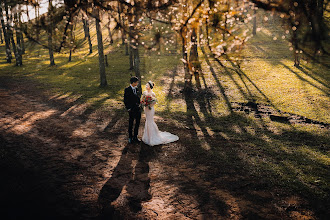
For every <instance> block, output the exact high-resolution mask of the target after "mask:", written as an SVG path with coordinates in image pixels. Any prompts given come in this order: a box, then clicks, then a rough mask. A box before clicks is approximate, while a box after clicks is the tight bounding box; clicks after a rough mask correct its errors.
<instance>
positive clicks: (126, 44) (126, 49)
mask: <svg viewBox="0 0 330 220" xmlns="http://www.w3.org/2000/svg"><path fill="white" fill-rule="evenodd" d="M126 38H127V35H126ZM128 50H129V49H128V42H126V43H125V55H126V56H128V55H129V51H128Z"/></svg>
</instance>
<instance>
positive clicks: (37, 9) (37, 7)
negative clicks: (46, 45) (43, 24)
mask: <svg viewBox="0 0 330 220" xmlns="http://www.w3.org/2000/svg"><path fill="white" fill-rule="evenodd" d="M36 2H37V3H39V0H37V1H36ZM39 8H40V7H39V6H36V7H35V16H36V18H35V22H36V24H37V27H36V35H37V40H38V41H39V32H40V29H39Z"/></svg>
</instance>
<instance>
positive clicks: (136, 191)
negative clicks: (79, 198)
mask: <svg viewBox="0 0 330 220" xmlns="http://www.w3.org/2000/svg"><path fill="white" fill-rule="evenodd" d="M159 149H160V148H159V147H150V146H148V145H145V144H143V143H142V144H141V145H133V144H127V145H126V146H125V148H124V150H123V152H122V156H121V158H120V160H119V162H118V164H117V166H116V168H115V169H114V171H113V173H112V175H111V178H110V179H109V180H108V181H107V182H106V183H105V184H104V185H103V187H102V189H101V191H100V194H99V198H98V201H99V204H100V205H101V207H102V213H101V215H100V216H99V218H100V219H122V218H127V217H128V218H129V217H130V216H134V214H135V213H137V212H139V211H140V210H141V208H142V207H141V202H143V201H147V200H149V199H151V195H150V194H149V187H150V178H149V176H148V175H149V164H148V163H149V161H151V160H153V159H154V158H156V157H157V154H158V153H159ZM136 161H137V162H136ZM135 162H136V164H135ZM125 207H128V210H126V208H125ZM119 210H121V211H119ZM123 212H124V213H123Z"/></svg>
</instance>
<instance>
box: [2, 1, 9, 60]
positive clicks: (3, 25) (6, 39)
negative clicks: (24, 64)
mask: <svg viewBox="0 0 330 220" xmlns="http://www.w3.org/2000/svg"><path fill="white" fill-rule="evenodd" d="M0 19H1V26H2V32H3V37H4V39H5V47H6V60H7V63H11V59H12V55H11V49H10V37H9V33H8V29H6V25H5V21H4V18H3V14H2V7H1V5H0Z"/></svg>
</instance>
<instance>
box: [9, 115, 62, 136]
mask: <svg viewBox="0 0 330 220" xmlns="http://www.w3.org/2000/svg"><path fill="white" fill-rule="evenodd" d="M55 112H56V111H55V110H48V111H40V112H28V113H26V114H25V115H24V116H23V117H22V118H21V119H17V120H15V119H13V120H12V122H11V124H12V125H13V126H12V127H11V128H10V129H9V130H10V131H11V132H13V133H15V134H24V133H26V132H29V131H30V130H31V129H32V128H33V124H34V123H35V122H36V121H38V120H42V119H46V118H48V117H50V116H51V115H53V114H55Z"/></svg>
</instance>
